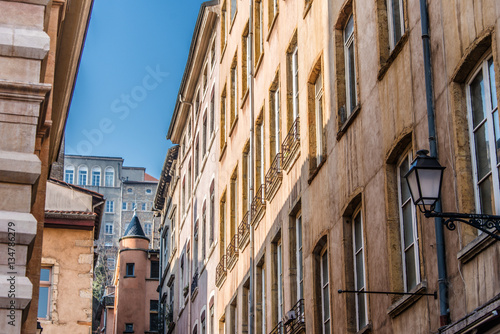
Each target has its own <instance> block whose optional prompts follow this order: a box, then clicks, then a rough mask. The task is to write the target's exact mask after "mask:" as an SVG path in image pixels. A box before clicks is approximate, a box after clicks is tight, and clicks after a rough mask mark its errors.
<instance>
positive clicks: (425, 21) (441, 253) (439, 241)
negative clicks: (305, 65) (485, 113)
mask: <svg viewBox="0 0 500 334" xmlns="http://www.w3.org/2000/svg"><path fill="white" fill-rule="evenodd" d="M420 20H421V25H422V44H423V51H424V71H425V72H424V76H425V97H426V101H427V124H428V128H429V148H430V156H431V157H436V158H437V156H438V153H437V139H436V124H435V119H434V100H433V97H434V92H433V88H432V73H431V71H432V67H431V52H430V36H429V17H428V12H427V2H426V0H420ZM435 211H436V212H441V202H440V201H438V202H437V203H436V208H435ZM434 227H435V230H436V253H437V263H438V283H439V323H440V326H441V327H442V326H445V325H447V324H449V322H450V310H449V305H448V286H447V281H448V279H447V274H446V254H445V245H444V229H443V224H442V219H441V218H439V217H436V218H434Z"/></svg>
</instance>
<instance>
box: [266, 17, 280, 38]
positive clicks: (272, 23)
mask: <svg viewBox="0 0 500 334" xmlns="http://www.w3.org/2000/svg"><path fill="white" fill-rule="evenodd" d="M279 13H280V12H279V11H277V12H276V15H274V17H273V20H272V22H271V24H270V25H269V31H268V32H267V37H266V41H269V37H271V34H272V32H273V28H274V26H275V25H276V21H277V20H278V15H279Z"/></svg>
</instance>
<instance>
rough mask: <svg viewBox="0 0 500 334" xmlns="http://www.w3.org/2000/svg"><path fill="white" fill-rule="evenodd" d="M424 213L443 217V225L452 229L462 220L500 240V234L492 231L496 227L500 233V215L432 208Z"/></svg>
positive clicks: (428, 216) (428, 215)
mask: <svg viewBox="0 0 500 334" xmlns="http://www.w3.org/2000/svg"><path fill="white" fill-rule="evenodd" d="M424 214H425V216H426V217H427V218H431V217H438V218H442V219H443V225H445V226H446V228H447V229H448V230H450V231H453V230H455V229H456V228H457V225H456V224H455V222H461V223H464V224H467V225H469V226H472V227H474V228H476V229H478V230H481V231H483V232H484V233H486V234H488V235H489V236H491V237H493V238H495V239H496V240H497V241H500V235H498V234H496V233H495V232H492V229H493V228H494V229H496V231H497V233H500V216H493V215H486V214H473V213H470V214H467V213H455V212H435V211H430V210H426V211H425V213H424Z"/></svg>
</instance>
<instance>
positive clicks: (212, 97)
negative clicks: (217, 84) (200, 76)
mask: <svg viewBox="0 0 500 334" xmlns="http://www.w3.org/2000/svg"><path fill="white" fill-rule="evenodd" d="M214 127H215V88H213V87H212V93H211V94H210V138H211V137H212V134H213V133H214V130H215V129H214Z"/></svg>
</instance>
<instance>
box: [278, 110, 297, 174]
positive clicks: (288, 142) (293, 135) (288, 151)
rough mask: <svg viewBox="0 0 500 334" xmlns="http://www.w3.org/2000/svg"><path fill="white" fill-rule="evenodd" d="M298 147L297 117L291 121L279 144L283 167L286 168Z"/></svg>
mask: <svg viewBox="0 0 500 334" xmlns="http://www.w3.org/2000/svg"><path fill="white" fill-rule="evenodd" d="M299 148H300V122H299V118H298V117H297V118H296V119H295V121H294V122H293V124H292V126H291V128H290V130H289V131H288V134H287V135H286V137H285V140H284V141H283V143H282V144H281V152H282V161H283V164H282V165H283V169H286V168H288V166H290V163H291V162H292V161H293V158H294V157H295V154H296V153H297V151H298V150H299Z"/></svg>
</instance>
